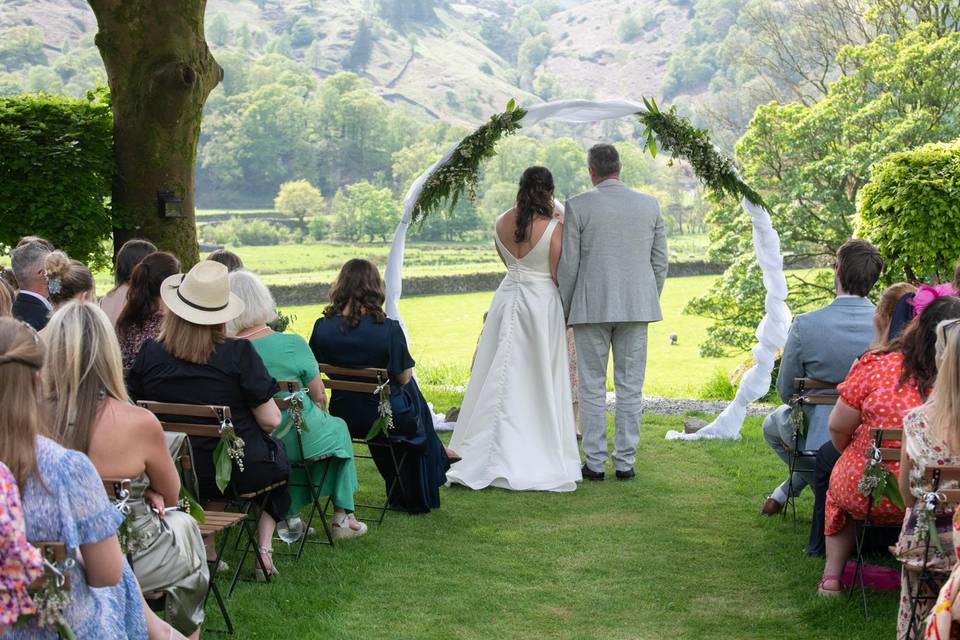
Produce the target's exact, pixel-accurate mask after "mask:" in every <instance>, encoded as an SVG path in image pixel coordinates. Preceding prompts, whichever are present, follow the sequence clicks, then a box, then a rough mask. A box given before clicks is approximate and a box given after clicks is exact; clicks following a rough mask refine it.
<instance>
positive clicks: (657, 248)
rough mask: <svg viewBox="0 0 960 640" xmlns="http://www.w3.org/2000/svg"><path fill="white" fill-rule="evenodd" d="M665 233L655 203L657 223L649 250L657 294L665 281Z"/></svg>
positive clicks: (666, 259)
mask: <svg viewBox="0 0 960 640" xmlns="http://www.w3.org/2000/svg"><path fill="white" fill-rule="evenodd" d="M667 262H668V258H667V234H666V232H665V231H664V225H663V214H662V213H661V212H660V203H659V202H658V203H657V224H656V226H655V227H654V229H653V247H652V248H651V250H650V266H651V267H653V277H654V279H655V280H656V282H657V295H658V296H659V295H660V294H661V293H663V283H664V282H666V281H667Z"/></svg>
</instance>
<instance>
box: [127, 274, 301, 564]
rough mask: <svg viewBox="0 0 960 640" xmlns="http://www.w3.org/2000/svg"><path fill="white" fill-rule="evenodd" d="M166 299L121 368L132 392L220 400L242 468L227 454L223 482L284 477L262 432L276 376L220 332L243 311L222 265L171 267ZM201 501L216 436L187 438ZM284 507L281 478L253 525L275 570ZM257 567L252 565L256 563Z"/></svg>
mask: <svg viewBox="0 0 960 640" xmlns="http://www.w3.org/2000/svg"><path fill="white" fill-rule="evenodd" d="M160 295H161V296H162V297H163V302H164V304H166V305H167V314H166V315H165V316H164V317H163V328H162V329H161V330H160V337H159V339H158V340H157V341H153V340H148V341H147V342H146V343H144V345H143V348H142V349H140V354H139V355H138V356H137V359H136V361H135V362H134V364H133V368H132V369H130V372H129V374H128V376H127V382H128V385H129V389H130V395H132V396H133V397H134V398H135V399H137V400H153V401H157V402H178V403H188V404H215V405H227V406H229V407H230V412H231V414H232V420H233V427H234V431H235V433H236V434H237V436H239V437H240V438H241V439H242V440H243V443H244V449H243V468H242V469H241V468H240V467H239V466H238V465H237V463H236V462H233V469H232V476H231V479H230V485H229V486H230V488H231V489H232V491H233V492H235V493H238V494H239V493H246V492H251V491H257V490H259V489H262V488H263V487H266V486H269V485H272V484H274V483H277V482H281V481H282V482H286V480H287V478H288V477H289V476H290V465H289V463H288V462H287V454H286V452H285V451H284V448H283V445H282V444H281V443H280V441H279V440H277V439H276V438H272V437H270V433H271V432H272V431H273V430H274V429H276V428H277V426H279V425H280V409H278V408H277V404H276V403H275V402H274V401H273V395H274V394H275V393H276V392H277V383H276V381H275V380H274V379H273V377H272V376H271V375H270V374H269V373H268V372H267V370H266V368H265V367H264V366H263V361H262V360H261V359H260V356H258V355H257V352H256V351H254V349H253V347H252V346H251V345H250V343H249V342H248V341H246V340H233V339H228V338H226V323H227V322H229V321H230V320H233V319H234V318H236V317H237V316H238V315H240V314H241V313H242V312H243V302H241V301H240V299H239V298H237V297H236V296H235V295H233V294H231V293H230V282H229V280H228V278H227V268H226V267H225V266H223V265H222V264H219V263H217V262H210V261H209V260H204V261H201V262H198V263H197V264H196V265H195V266H194V267H193V269H191V270H190V272H189V273H188V274H186V275H185V276H183V275H180V274H178V275H174V276H170V277H169V278H167V280H166V281H165V282H164V283H163V285H162V286H161V287H160ZM190 440H191V446H192V447H193V457H194V467H195V470H196V473H197V480H198V483H199V487H200V496H198V497H199V498H200V500H201V501H209V500H216V499H219V498H222V497H223V494H222V493H221V492H220V490H219V489H218V488H217V483H216V470H215V467H214V460H213V450H214V449H215V448H216V446H217V443H218V440H217V439H216V438H191V439H190ZM289 512H290V492H289V490H288V488H287V485H286V484H284V485H283V486H281V487H278V488H276V489H273V490H272V491H271V492H270V496H269V499H268V500H267V509H266V511H265V512H264V513H262V514H261V515H260V521H259V524H258V527H257V533H258V537H259V550H260V551H259V552H260V557H261V559H262V560H263V564H264V566H265V567H266V570H267V571H268V572H269V573H271V574H276V569H275V568H274V566H273V562H272V560H271V558H270V554H271V545H272V537H273V531H274V528H275V527H276V521H277V520H280V519H283V518H286V517H287V514H288V513H289ZM257 571H258V573H259V571H260V569H259V567H258V568H257Z"/></svg>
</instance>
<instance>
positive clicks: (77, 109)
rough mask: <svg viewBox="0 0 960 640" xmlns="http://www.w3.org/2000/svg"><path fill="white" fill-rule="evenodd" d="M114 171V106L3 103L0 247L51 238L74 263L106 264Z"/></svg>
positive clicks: (40, 98) (51, 100)
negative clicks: (28, 238)
mask: <svg viewBox="0 0 960 640" xmlns="http://www.w3.org/2000/svg"><path fill="white" fill-rule="evenodd" d="M114 170H115V165H114V159H113V115H112V114H111V111H110V105H109V104H108V102H107V101H105V100H102V99H100V98H99V97H96V96H95V95H94V94H92V93H91V94H89V95H88V97H87V99H74V98H67V97H63V96H46V95H19V96H9V97H0V244H2V245H6V246H10V245H12V244H14V243H16V241H17V239H18V238H20V237H21V236H25V235H39V236H44V237H46V238H49V239H50V241H51V242H53V243H54V244H55V245H56V246H57V247H59V248H61V249H63V250H64V251H65V252H66V253H67V254H69V255H70V257H72V258H76V259H77V260H80V261H82V262H84V263H86V264H88V265H90V266H91V267H93V268H98V267H103V266H106V265H107V264H109V256H108V255H107V251H106V246H105V244H104V241H105V240H106V239H107V238H109V237H110V234H111V232H112V231H113V227H114V220H113V216H112V213H111V210H110V205H109V204H108V199H109V197H110V185H111V182H112V180H113V174H114Z"/></svg>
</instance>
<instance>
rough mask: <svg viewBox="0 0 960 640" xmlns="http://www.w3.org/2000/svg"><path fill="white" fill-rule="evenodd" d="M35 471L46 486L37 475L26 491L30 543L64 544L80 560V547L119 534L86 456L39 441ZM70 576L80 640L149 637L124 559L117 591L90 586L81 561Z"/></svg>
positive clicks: (37, 630) (24, 631)
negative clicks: (39, 479) (56, 542)
mask: <svg viewBox="0 0 960 640" xmlns="http://www.w3.org/2000/svg"><path fill="white" fill-rule="evenodd" d="M37 466H38V471H39V475H40V478H41V479H42V480H43V482H42V483H41V482H39V481H38V480H37V477H36V476H33V477H31V478H30V479H29V480H28V481H27V482H26V486H25V487H22V490H23V496H22V499H23V512H24V517H25V520H26V525H27V539H28V540H33V541H37V542H39V541H49V542H54V541H58V542H63V543H65V544H66V546H67V551H68V553H70V554H73V555H75V556H78V557H79V554H78V550H79V547H80V545H82V544H93V543H95V542H100V541H101V540H104V539H106V538H109V537H110V536H112V535H114V534H116V532H117V527H118V526H119V525H120V522H121V520H122V517H121V515H120V513H119V512H118V511H117V510H116V508H114V507H113V506H112V505H111V504H110V501H109V500H108V499H107V493H106V491H104V489H103V483H102V482H101V480H100V476H98V475H97V470H96V469H95V468H94V466H93V463H92V462H90V460H89V459H87V457H86V456H85V455H83V454H82V453H80V452H79V451H72V450H70V449H64V448H63V447H61V446H60V445H58V444H56V443H55V442H53V441H52V440H49V439H47V438H43V437H39V438H37ZM66 574H67V576H68V578H69V579H70V604H69V605H68V606H67V608H66V611H65V617H66V620H67V624H69V625H70V628H71V629H72V630H73V632H74V634H75V635H76V637H77V638H78V640H83V639H85V638H89V639H91V640H93V639H96V640H126V639H127V638H138V639H139V638H146V637H147V624H146V619H145V617H144V612H143V605H142V600H141V597H140V587H139V585H138V584H137V579H136V577H135V576H134V575H133V571H132V570H131V569H130V565H129V564H128V563H127V561H126V559H124V561H123V576H122V578H121V579H120V582H119V583H118V584H117V585H116V586H113V587H104V588H93V587H90V586H89V585H87V580H86V576H85V575H84V570H83V567H82V566H81V565H80V563H79V562H77V563H76V564H74V566H73V567H72V568H70V569H68V570H67V571H66ZM7 634H8V635H7V636H4V637H10V638H15V639H17V640H19V639H30V640H33V639H35V638H36V639H40V638H42V639H44V640H46V639H47V638H49V639H51V640H53V639H54V638H57V633H56V631H55V630H54V629H52V628H47V627H44V628H41V627H38V626H37V625H36V622H35V621H30V622H28V623H27V624H22V625H17V626H15V627H12V628H11V629H10V630H9V631H7Z"/></svg>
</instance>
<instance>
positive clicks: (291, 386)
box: [275, 380, 333, 560]
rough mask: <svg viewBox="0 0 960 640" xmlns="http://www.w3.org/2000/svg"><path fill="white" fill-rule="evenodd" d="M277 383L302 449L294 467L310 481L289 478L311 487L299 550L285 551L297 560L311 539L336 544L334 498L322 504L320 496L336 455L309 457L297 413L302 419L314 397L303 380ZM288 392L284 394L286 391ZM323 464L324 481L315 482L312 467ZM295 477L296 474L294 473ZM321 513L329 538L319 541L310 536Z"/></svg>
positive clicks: (280, 403) (278, 400) (281, 404)
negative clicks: (330, 513)
mask: <svg viewBox="0 0 960 640" xmlns="http://www.w3.org/2000/svg"><path fill="white" fill-rule="evenodd" d="M277 385H278V386H279V387H280V389H281V395H280V396H278V397H276V398H275V401H276V403H277V406H278V407H280V409H281V410H286V411H287V415H288V416H289V417H290V419H291V420H293V425H292V426H291V427H290V428H291V429H293V430H294V433H296V435H297V447H298V448H299V450H300V462H291V463H290V468H291V469H300V470H302V471H303V475H304V477H305V478H306V480H305V481H304V482H302V483H300V482H293V480H290V481H289V486H291V487H301V488H303V487H306V488H307V489H309V490H310V500H311V504H310V512H309V515H308V516H307V520H306V526H305V527H304V532H303V536H302V537H301V538H300V543H299V544H298V545H297V551H296V553H293V554H284V555H293V556H294V557H295V558H296V559H297V560H299V559H300V557H301V556H302V555H303V549H304V547H305V546H306V544H307V542H311V543H313V544H328V545H330V546H331V547H332V546H333V533H332V532H331V531H330V526H329V525H328V524H327V507H329V505H330V498H327V501H326V502H325V503H324V504H322V505H321V501H322V497H321V496H320V489H321V488H323V483H324V481H325V480H326V478H327V473H328V472H329V470H330V465H328V464H326V462H327V461H328V460H330V459H331V458H332V457H333V456H332V455H329V454H328V455H323V456H310V457H307V455H306V452H305V451H304V449H303V430H302V428H301V426H300V422H299V421H298V420H297V417H296V415H295V414H296V413H297V412H300V414H301V419H302V412H303V403H305V402H313V400H311V399H310V396H309V395H307V394H306V392H305V390H304V391H301V388H300V383H299V382H298V381H296V380H278V381H277ZM284 392H285V393H286V395H283V393H284ZM317 465H320V466H321V469H322V471H321V474H320V482H319V483H316V484H315V483H314V482H313V474H312V470H313V468H314V467H315V466H317ZM290 477H291V478H293V474H291V476H290ZM318 512H319V513H320V525H321V526H322V527H323V535H324V537H325V538H326V540H325V541H324V540H316V539H311V538H310V536H309V535H308V534H309V532H310V527H311V525H312V524H313V519H314V517H315V516H316V515H317V513H318Z"/></svg>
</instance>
